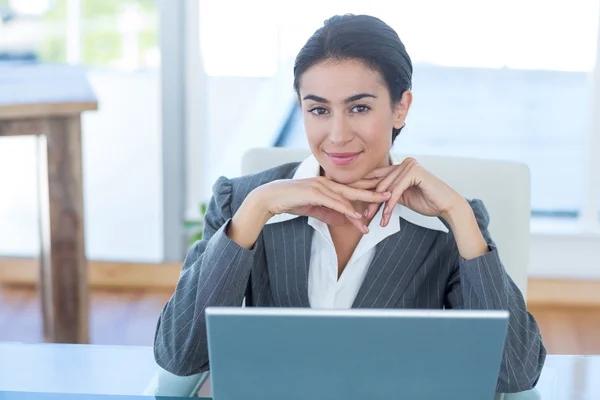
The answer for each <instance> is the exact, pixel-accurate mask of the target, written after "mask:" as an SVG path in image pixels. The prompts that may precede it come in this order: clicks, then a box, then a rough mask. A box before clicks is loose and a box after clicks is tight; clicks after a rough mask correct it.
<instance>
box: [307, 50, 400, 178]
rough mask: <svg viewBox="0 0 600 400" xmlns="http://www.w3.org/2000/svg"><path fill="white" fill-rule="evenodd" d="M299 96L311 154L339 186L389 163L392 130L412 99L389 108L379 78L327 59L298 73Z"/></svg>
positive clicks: (356, 64)
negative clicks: (302, 72)
mask: <svg viewBox="0 0 600 400" xmlns="http://www.w3.org/2000/svg"><path fill="white" fill-rule="evenodd" d="M299 97H300V103H301V106H302V114H303V119H304V126H305V129H306V136H307V138H308V143H309V145H310V148H311V151H312V153H313V155H314V156H315V157H316V159H317V160H318V161H319V164H320V165H321V167H322V168H323V170H324V171H325V175H326V176H327V177H328V178H330V179H332V180H334V181H336V182H339V183H346V184H347V183H352V182H356V181H358V180H360V179H362V178H363V177H364V176H365V175H366V174H368V173H369V172H371V171H372V170H373V169H375V168H377V167H380V166H385V165H388V164H389V159H388V154H389V151H390V148H391V146H392V128H400V127H402V124H403V123H404V120H405V119H406V114H407V113H408V109H409V108H410V104H411V101H412V95H411V93H410V92H409V91H406V92H404V94H403V96H402V99H401V100H400V101H399V102H397V104H396V105H394V106H392V104H391V99H390V94H389V91H388V89H387V86H386V85H385V83H384V80H383V77H382V76H381V75H380V74H379V73H378V72H377V71H374V70H373V69H371V68H368V67H367V66H366V65H365V64H364V63H362V62H360V61H356V60H348V61H334V60H327V61H324V62H321V63H318V64H316V65H314V66H312V67H311V68H309V69H308V70H306V72H304V74H302V77H301V79H300V87H299Z"/></svg>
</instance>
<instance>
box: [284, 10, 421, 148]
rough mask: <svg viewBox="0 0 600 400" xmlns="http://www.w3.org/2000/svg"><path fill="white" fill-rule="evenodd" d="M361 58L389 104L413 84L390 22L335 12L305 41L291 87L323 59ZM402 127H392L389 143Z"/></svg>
mask: <svg viewBox="0 0 600 400" xmlns="http://www.w3.org/2000/svg"><path fill="white" fill-rule="evenodd" d="M329 59H331V60H340V61H342V60H354V59H355V60H360V61H362V62H364V63H365V64H366V65H367V66H368V67H370V68H373V69H374V70H376V71H378V72H379V73H380V74H381V75H382V76H383V79H384V81H385V84H386V85H387V88H388V91H389V93H390V97H391V100H392V105H395V104H396V103H397V102H398V101H400V99H401V98H402V93H404V92H405V91H406V90H410V89H411V87H412V71H413V69H412V62H411V60H410V57H409V56H408V53H407V52H406V49H405V47H404V44H403V43H402V41H401V40H400V37H398V34H397V33H396V31H394V30H393V29H392V28H391V27H390V26H389V25H387V24H386V23H385V22H383V21H382V20H380V19H379V18H376V17H372V16H369V15H353V14H345V15H336V16H333V17H331V18H329V19H327V20H326V21H325V23H324V25H323V26H322V27H321V28H319V29H318V30H317V31H316V32H315V33H314V34H313V35H312V36H311V37H310V38H309V39H308V41H307V42H306V44H305V45H304V47H302V49H301V50H300V52H299V53H298V55H297V56H296V62H295V64H294V90H295V91H296V93H297V94H299V86H300V77H301V76H302V74H303V73H304V72H305V71H306V70H307V69H309V68H310V67H312V66H313V65H315V64H317V63H319V62H321V61H324V60H329ZM402 128H403V127H401V128H398V129H396V128H394V129H393V132H392V142H393V141H394V140H395V139H396V137H397V136H398V134H399V133H400V131H401V130H402Z"/></svg>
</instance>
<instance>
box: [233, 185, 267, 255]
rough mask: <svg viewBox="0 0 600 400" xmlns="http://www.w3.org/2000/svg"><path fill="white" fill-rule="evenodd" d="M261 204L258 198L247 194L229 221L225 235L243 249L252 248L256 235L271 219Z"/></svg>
mask: <svg viewBox="0 0 600 400" xmlns="http://www.w3.org/2000/svg"><path fill="white" fill-rule="evenodd" d="M262 203H263V202H262V201H261V199H260V196H257V195H256V194H253V193H251V194H249V195H248V196H246V199H244V202H243V203H242V205H241V206H240V208H239V209H238V210H237V212H236V213H235V215H234V216H233V218H232V219H231V224H230V225H229V229H228V231H227V232H226V234H227V236H229V238H230V239H231V240H233V241H234V242H236V243H237V244H239V245H240V246H242V247H244V248H247V249H252V248H253V247H254V244H255V243H256V239H258V235H259V234H260V232H261V231H262V229H263V227H264V226H265V224H266V223H267V221H268V220H269V218H271V216H270V214H269V213H268V212H267V211H266V210H265V208H264V207H263V206H262Z"/></svg>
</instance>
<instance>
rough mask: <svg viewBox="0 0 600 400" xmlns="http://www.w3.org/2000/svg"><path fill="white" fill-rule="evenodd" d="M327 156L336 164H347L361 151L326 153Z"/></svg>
mask: <svg viewBox="0 0 600 400" xmlns="http://www.w3.org/2000/svg"><path fill="white" fill-rule="evenodd" d="M326 154H327V156H329V159H330V160H331V162H333V163H334V164H336V165H348V164H350V163H351V162H353V161H354V160H356V159H357V158H358V156H360V154H361V152H358V153H326Z"/></svg>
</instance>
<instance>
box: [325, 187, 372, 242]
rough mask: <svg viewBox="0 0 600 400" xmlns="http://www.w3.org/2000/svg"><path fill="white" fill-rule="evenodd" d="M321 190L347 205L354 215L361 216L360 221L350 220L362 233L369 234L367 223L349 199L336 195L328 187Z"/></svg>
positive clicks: (349, 218)
mask: <svg viewBox="0 0 600 400" xmlns="http://www.w3.org/2000/svg"><path fill="white" fill-rule="evenodd" d="M321 190H322V191H323V193H324V194H326V195H328V196H330V197H331V198H333V199H334V200H336V201H338V202H339V203H342V204H345V205H346V207H347V208H349V209H350V210H352V212H353V213H355V214H354V215H359V216H360V217H359V218H358V219H357V218H351V217H348V220H349V221H350V223H352V225H354V226H355V227H356V228H357V229H358V230H359V231H360V232H362V233H368V232H369V228H368V227H367V225H365V223H364V222H363V220H362V217H363V216H362V215H361V214H360V213H358V212H357V211H356V210H355V209H354V207H353V206H352V204H351V203H350V201H349V200H348V199H346V198H344V197H343V196H341V195H339V194H337V193H335V192H334V191H332V190H331V189H329V188H328V187H326V186H323V187H322V188H321Z"/></svg>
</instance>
